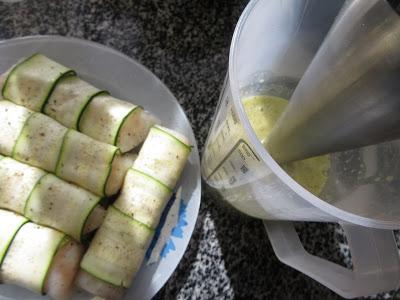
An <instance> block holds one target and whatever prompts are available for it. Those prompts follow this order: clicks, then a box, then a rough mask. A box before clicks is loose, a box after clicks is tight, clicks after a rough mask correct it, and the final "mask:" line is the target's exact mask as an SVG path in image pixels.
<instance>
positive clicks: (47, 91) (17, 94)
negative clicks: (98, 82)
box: [2, 53, 75, 112]
mask: <svg viewBox="0 0 400 300" xmlns="http://www.w3.org/2000/svg"><path fill="white" fill-rule="evenodd" d="M73 74H75V72H74V71H73V70H71V69H68V68H66V67H64V66H62V65H60V64H59V63H57V62H55V61H53V60H51V59H49V58H47V57H46V56H44V55H42V54H40V53H36V54H34V55H32V56H30V57H28V58H27V59H25V60H23V61H22V62H20V63H18V64H17V65H15V66H14V67H13V68H12V70H11V71H10V72H9V74H8V76H7V79H6V80H5V82H4V85H3V89H2V94H3V97H4V98H5V99H7V100H10V101H12V102H14V103H16V104H19V105H22V106H25V107H27V108H29V109H31V110H33V111H38V112H39V111H41V110H42V108H43V107H44V105H45V103H46V101H47V99H48V98H49V96H50V95H51V93H52V91H53V89H54V87H55V86H56V84H57V82H58V81H59V80H60V79H61V78H63V77H65V76H69V75H73Z"/></svg>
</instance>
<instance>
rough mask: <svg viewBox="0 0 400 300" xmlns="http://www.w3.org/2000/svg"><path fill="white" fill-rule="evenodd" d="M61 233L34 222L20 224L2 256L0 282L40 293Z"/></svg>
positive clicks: (62, 235) (63, 235) (59, 242)
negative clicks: (0, 279)
mask: <svg viewBox="0 0 400 300" xmlns="http://www.w3.org/2000/svg"><path fill="white" fill-rule="evenodd" d="M64 237H65V234H64V233H61V232H59V231H56V230H54V229H51V228H47V227H44V226H40V225H37V224H34V223H26V224H25V225H23V226H22V227H21V228H20V230H19V231H18V233H17V234H16V236H15V237H14V239H13V241H12V243H11V245H10V246H9V248H8V251H7V254H6V256H5V258H4V260H3V264H2V267H1V272H0V277H1V278H2V280H3V282H5V283H10V284H17V285H19V286H23V287H25V288H27V289H30V290H32V291H34V292H36V293H41V294H42V293H43V292H44V291H43V287H44V284H45V280H46V276H47V273H48V270H49V268H50V266H51V263H52V261H53V258H54V255H55V254H56V252H57V250H58V249H59V246H60V244H61V243H62V242H63V241H64Z"/></svg>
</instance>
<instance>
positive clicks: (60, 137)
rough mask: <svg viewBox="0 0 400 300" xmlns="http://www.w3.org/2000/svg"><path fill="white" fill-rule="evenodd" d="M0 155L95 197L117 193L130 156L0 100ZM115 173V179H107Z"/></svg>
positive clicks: (130, 158)
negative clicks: (25, 164)
mask: <svg viewBox="0 0 400 300" xmlns="http://www.w3.org/2000/svg"><path fill="white" fill-rule="evenodd" d="M0 128H5V130H1V131H0V153H1V154H3V155H7V156H12V157H13V158H14V159H16V160H18V161H20V162H24V163H27V164H29V165H31V166H35V167H38V168H41V169H43V170H46V171H48V172H50V173H54V174H56V175H57V176H59V177H60V178H62V179H64V180H67V181H69V182H73V183H75V184H77V185H79V186H81V187H83V188H85V189H87V190H89V191H91V192H93V193H95V194H97V195H100V196H109V195H113V194H115V193H117V192H118V191H119V189H120V188H121V185H122V183H123V177H124V176H125V173H126V171H127V170H128V168H129V167H130V166H132V163H133V157H132V155H131V154H127V155H121V154H120V151H119V149H118V148H117V147H115V146H112V145H109V144H106V143H102V142H99V141H97V140H94V139H92V138H90V137H88V136H86V135H84V134H82V133H80V132H78V131H76V130H73V129H67V128H66V127H64V126H62V125H61V124H60V123H58V122H57V121H55V120H53V119H52V118H50V117H48V116H46V115H43V114H41V113H35V112H31V111H30V110H28V109H26V108H23V107H21V106H18V105H16V104H13V103H11V102H9V101H5V100H2V101H0ZM110 174H116V175H117V176H110Z"/></svg>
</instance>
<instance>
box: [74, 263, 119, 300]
mask: <svg viewBox="0 0 400 300" xmlns="http://www.w3.org/2000/svg"><path fill="white" fill-rule="evenodd" d="M75 284H76V286H78V287H79V288H81V289H83V290H85V291H87V292H89V293H91V294H93V295H96V296H97V297H101V298H104V299H107V300H108V299H110V300H117V299H121V298H122V297H123V296H124V294H125V293H126V289H125V288H123V287H121V286H116V285H113V284H111V283H108V282H105V281H103V280H100V279H98V278H96V277H94V276H93V275H90V274H89V273H88V272H85V271H84V270H82V269H81V270H80V271H79V272H78V275H76V281H75ZM95 298H96V297H95ZM93 300H94V298H93Z"/></svg>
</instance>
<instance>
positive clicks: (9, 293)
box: [0, 36, 201, 300]
mask: <svg viewBox="0 0 400 300" xmlns="http://www.w3.org/2000/svg"><path fill="white" fill-rule="evenodd" d="M34 52H41V53H43V54H45V55H48V56H49V57H51V58H53V59H55V60H57V61H59V62H61V63H62V64H64V65H66V66H68V67H70V68H72V69H75V70H76V71H77V72H78V74H79V75H80V76H81V77H82V78H84V79H86V80H87V81H89V82H91V83H93V84H94V85H96V86H97V87H100V88H102V89H107V90H109V91H110V92H111V94H112V95H114V96H116V97H119V98H121V99H125V100H130V101H133V102H134V103H136V104H140V105H142V106H144V107H145V108H146V109H147V110H149V111H151V112H152V113H154V114H155V115H156V116H157V117H159V118H160V119H161V121H162V123H163V125H165V126H167V127H169V128H171V129H174V130H177V131H179V132H181V133H183V134H185V135H186V136H188V137H189V138H190V140H191V142H192V144H193V145H194V148H193V151H192V153H191V156H190V158H189V163H188V164H187V166H186V168H185V170H184V174H183V176H182V179H181V182H180V183H179V184H178V185H180V186H182V199H183V201H184V203H185V204H187V206H186V214H185V215H183V216H182V217H183V218H185V217H186V220H185V221H186V222H182V223H183V226H181V227H182V228H181V229H182V236H181V237H175V236H174V237H171V238H170V242H172V243H173V244H174V246H175V250H171V251H169V252H168V253H167V254H166V256H165V257H164V258H162V259H161V260H160V261H159V262H158V263H156V264H153V265H150V266H148V265H146V263H144V264H143V265H142V268H141V269H140V271H139V273H138V274H137V276H136V278H135V281H134V284H133V286H132V287H131V288H130V289H129V292H128V294H127V297H126V298H127V299H150V298H152V297H153V296H154V295H155V294H156V293H157V292H158V291H159V290H160V289H161V287H162V286H163V285H164V284H165V282H166V281H167V280H168V278H169V277H170V276H171V274H172V273H173V271H174V270H175V268H176V266H177V265H178V263H179V261H180V260H181V258H182V256H183V254H184V252H185V250H186V247H187V245H188V243H189V240H190V237H191V235H192V232H193V229H194V226H195V223H196V219H197V215H198V211H199V206H200V197H201V179H200V160H199V152H198V149H197V144H196V140H195V137H194V134H193V131H192V128H191V126H190V123H189V121H188V119H187V117H186V116H185V113H184V112H183V109H182V108H181V106H180V105H179V103H178V101H177V100H176V98H175V97H174V96H173V95H172V93H171V92H170V91H169V90H168V88H167V87H166V86H165V85H164V84H163V83H162V82H161V81H160V80H159V79H158V78H157V77H156V76H155V75H154V74H152V73H151V72H150V71H149V70H148V69H146V68H145V67H144V66H142V65H141V64H139V63H138V62H136V61H135V60H132V59H131V58H129V57H127V56H125V55H123V54H121V53H120V52H117V51H115V50H112V49H110V48H107V47H105V46H103V45H100V44H96V43H93V42H89V41H85V40H80V39H75V38H66V37H59V36H32V37H24V38H17V39H11V40H6V41H2V42H0V73H3V72H4V71H6V70H7V69H8V68H9V67H10V66H11V65H12V64H15V62H16V61H17V60H19V59H20V58H22V57H26V56H28V55H31V54H32V53H34ZM0 130H1V129H0ZM186 223H187V224H186ZM10 298H11V299H32V300H33V299H45V298H43V297H41V296H37V295H35V294H33V293H31V292H29V291H26V290H24V289H22V288H19V287H15V286H11V285H0V299H10ZM75 298H76V299H88V296H87V295H84V294H77V295H75V297H74V299H75Z"/></svg>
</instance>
